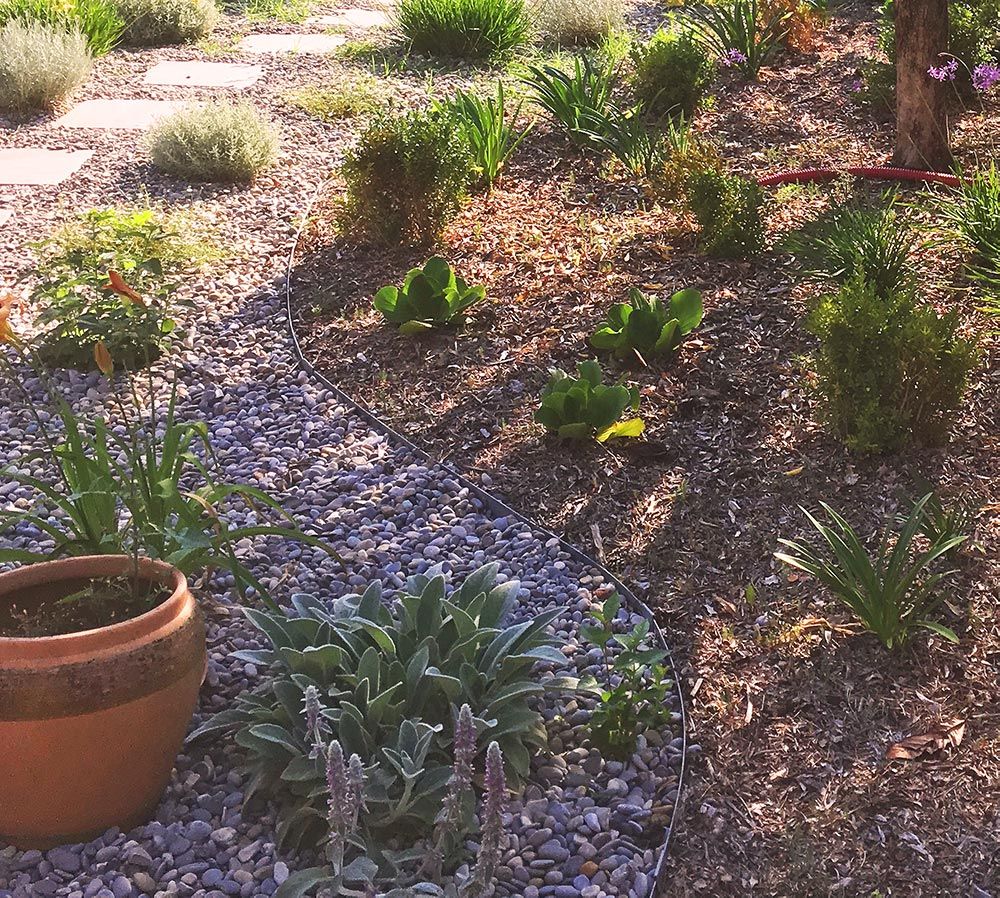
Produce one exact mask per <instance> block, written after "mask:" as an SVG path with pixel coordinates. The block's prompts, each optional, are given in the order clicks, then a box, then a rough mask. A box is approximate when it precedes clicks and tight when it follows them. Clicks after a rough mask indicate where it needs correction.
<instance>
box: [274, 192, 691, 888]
mask: <svg viewBox="0 0 1000 898" xmlns="http://www.w3.org/2000/svg"><path fill="white" fill-rule="evenodd" d="M326 184H327V181H325V180H324V181H322V182H320V184H319V186H318V187H317V188H316V190H315V191H314V192H313V194H312V196H311V197H310V198H309V201H308V202H307V203H306V206H305V208H304V209H303V211H302V215H301V220H300V222H299V226H298V227H297V228H296V230H295V234H294V236H293V238H292V247H291V250H290V251H289V254H288V263H287V265H286V268H285V279H284V292H285V316H286V319H287V323H288V333H289V336H290V337H291V343H292V351H293V353H294V355H295V358H296V360H297V362H298V364H299V367H300V368H302V369H303V370H304V371H306V372H307V373H308V374H309V375H310V376H311V377H313V378H315V380H317V381H319V382H320V383H321V384H322V385H323V387H324V388H326V389H328V390H330V392H332V393H333V394H334V395H335V396H337V398H338V399H339V400H340V401H341V402H343V403H344V404H345V405H346V406H347V407H349V408H351V409H353V411H354V412H355V413H356V414H357V415H358V416H359V417H361V418H362V419H363V420H364V421H365V422H366V423H367V424H368V425H369V426H370V427H372V428H373V429H375V430H378V431H381V432H382V433H384V434H385V435H386V436H387V437H388V438H389V439H390V440H391V441H393V442H395V443H397V444H399V445H402V446H404V447H406V449H407V450H409V451H410V452H411V453H413V455H415V456H416V457H417V458H419V459H421V460H423V461H424V462H426V463H427V464H428V465H429V466H432V467H436V468H439V469H440V470H442V471H445V472H446V473H447V474H448V475H449V476H450V477H453V478H454V479H455V480H456V481H457V482H458V483H460V484H461V485H462V486H463V487H465V488H466V489H468V490H469V492H470V493H472V494H473V495H475V496H476V498H477V499H479V501H480V502H481V503H482V504H483V506H484V507H485V509H486V510H487V511H489V512H491V513H493V514H495V515H497V516H499V517H510V518H513V519H515V520H517V521H520V522H521V523H523V524H525V525H527V526H528V527H530V528H531V529H532V530H533V531H535V532H536V533H540V534H541V535H542V536H543V537H545V538H546V540H551V539H555V540H557V541H558V543H559V547H560V548H561V549H562V550H563V551H564V552H566V553H567V554H568V555H569V556H570V557H571V558H573V559H574V560H575V561H576V562H578V563H579V564H582V565H584V566H586V567H589V568H591V569H593V570H595V571H597V572H598V573H600V574H601V576H602V577H604V578H605V580H606V581H607V582H608V583H610V584H611V585H612V586H613V587H614V588H615V589H616V590H618V593H619V595H621V597H622V600H623V601H624V603H625V604H626V605H628V606H630V607H632V608H634V609H636V610H638V612H639V613H640V614H641V615H642V616H643V617H645V618H646V619H647V620H648V621H649V623H650V630H651V632H652V633H653V634H654V636H655V638H656V641H657V642H659V644H660V646H661V647H662V649H663V650H664V651H665V652H666V653H667V660H668V661H669V662H670V671H671V673H672V675H673V679H674V688H675V689H676V690H677V698H678V702H679V705H680V714H681V721H680V723H681V743H682V744H681V766H680V771H679V772H678V774H677V797H676V798H675V799H674V807H673V810H672V811H671V814H670V823H669V825H668V826H667V832H666V837H665V839H664V841H663V845H662V847H661V848H660V851H659V856H658V858H657V860H656V866H655V868H654V870H653V893H652V894H655V893H656V892H658V891H659V890H660V888H661V887H662V885H663V877H664V871H665V868H666V862H667V856H668V854H669V851H670V843H671V839H672V837H673V833H674V826H675V825H676V823H677V817H678V814H679V812H680V805H681V793H682V791H683V788H684V775H685V773H686V772H687V750H688V738H687V710H686V708H685V706H684V692H683V690H682V689H681V680H680V674H679V672H678V670H677V665H676V664H675V662H674V657H673V654H672V653H671V651H670V647H669V646H668V645H667V641H666V639H665V638H664V636H663V631H662V630H661V629H660V625H659V624H658V623H657V622H656V618H655V617H654V616H653V612H652V611H651V610H650V608H649V606H648V605H647V604H646V603H645V602H643V601H642V600H641V599H640V598H639V597H638V596H636V595H635V593H633V592H632V590H631V589H630V588H629V587H628V586H626V585H625V584H624V583H623V582H622V581H621V580H620V579H619V578H618V577H617V576H615V574H613V573H612V572H611V571H610V570H608V569H607V568H606V567H605V566H604V565H603V564H601V563H600V562H598V561H597V560H596V559H594V558H591V557H590V556H589V555H587V554H586V553H585V552H583V551H582V550H581V549H579V548H577V547H576V546H574V545H573V544H572V543H569V542H567V541H566V540H565V539H563V537H561V536H560V535H559V534H557V533H553V532H552V531H551V530H549V529H548V528H547V527H543V526H541V525H540V524H539V523H537V522H536V521H533V520H531V518H529V517H527V516H526V515H525V514H523V513H522V512H520V511H518V510H517V509H515V508H511V507H510V506H509V505H508V504H507V503H506V502H504V501H503V500H502V499H500V498H498V497H497V496H495V495H493V494H492V493H490V492H487V491H486V490H485V489H483V488H482V487H481V486H480V485H479V484H478V483H475V482H474V481H472V480H471V479H470V478H469V477H467V476H466V475H465V474H463V473H462V472H461V471H458V470H456V469H455V468H453V467H452V466H451V465H450V464H448V463H447V462H443V461H439V460H437V459H435V458H432V457H431V456H430V455H429V454H428V453H427V452H426V451H425V450H424V449H422V448H421V447H420V446H418V445H416V444H415V443H414V442H413V441H412V440H410V439H409V437H406V436H404V435H403V434H401V433H399V432H397V431H396V430H395V429H393V428H392V427H391V426H390V425H389V424H387V423H386V422H385V421H383V420H382V419H381V418H379V417H378V416H377V415H376V414H375V413H374V412H373V411H372V410H371V409H369V408H368V407H367V406H364V405H362V404H361V403H360V402H359V401H358V400H356V399H355V398H354V397H353V396H350V395H348V394H347V393H345V392H344V391H343V390H342V389H340V387H338V386H337V385H336V384H335V383H333V381H331V380H330V379H329V378H328V377H327V376H326V375H325V374H323V372H322V371H319V370H318V369H317V368H316V366H315V365H313V363H312V362H310V361H309V359H307V358H306V356H305V353H304V352H303V351H302V344H301V343H300V342H299V337H298V334H297V333H296V332H295V319H294V316H293V313H292V269H293V268H294V265H295V258H296V253H297V252H298V248H299V243H300V242H301V240H302V234H303V232H304V230H305V228H306V226H307V225H308V223H309V220H310V216H311V214H312V209H313V206H314V205H315V204H316V201H317V200H318V199H319V196H320V194H321V193H322V191H323V189H324V188H325V187H326Z"/></svg>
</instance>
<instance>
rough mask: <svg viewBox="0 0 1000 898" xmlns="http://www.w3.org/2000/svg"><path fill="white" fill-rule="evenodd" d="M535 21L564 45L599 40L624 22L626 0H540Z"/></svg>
mask: <svg viewBox="0 0 1000 898" xmlns="http://www.w3.org/2000/svg"><path fill="white" fill-rule="evenodd" d="M532 13H533V15H534V19H535V25H536V27H537V28H538V30H539V31H540V32H541V34H542V36H543V37H544V38H545V39H546V40H547V41H549V42H551V43H554V44H557V45H558V46H561V47H576V46H585V45H595V44H599V43H600V42H601V41H602V40H604V39H605V38H606V37H607V36H608V35H609V34H611V33H613V32H614V31H616V30H617V29H619V28H621V27H622V26H623V25H624V23H625V3H624V2H623V0H537V2H536V3H535V4H534V6H533V7H532Z"/></svg>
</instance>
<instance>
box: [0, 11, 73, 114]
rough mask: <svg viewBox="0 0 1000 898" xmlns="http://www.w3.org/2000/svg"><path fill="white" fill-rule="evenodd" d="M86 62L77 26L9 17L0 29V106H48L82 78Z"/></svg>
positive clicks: (15, 109)
mask: <svg viewBox="0 0 1000 898" xmlns="http://www.w3.org/2000/svg"><path fill="white" fill-rule="evenodd" d="M91 62H92V58H91V55H90V50H89V49H88V47H87V38H86V36H85V35H84V33H83V32H82V31H80V30H79V29H78V28H76V27H72V28H70V29H69V30H67V29H66V28H64V27H62V26H59V25H45V24H43V23H40V22H24V21H21V20H20V19H12V20H11V21H10V22H8V23H7V24H6V25H4V26H2V27H0V109H5V110H9V111H11V112H16V113H27V112H34V111H37V110H45V109H52V108H53V107H54V106H56V105H57V104H58V103H59V102H61V101H62V100H63V99H65V98H66V97H67V96H68V95H69V94H70V93H71V92H72V91H73V90H74V89H75V88H76V87H77V86H78V85H79V84H80V83H81V82H82V81H83V80H84V79H85V78H86V77H87V75H88V74H89V73H90V67H91Z"/></svg>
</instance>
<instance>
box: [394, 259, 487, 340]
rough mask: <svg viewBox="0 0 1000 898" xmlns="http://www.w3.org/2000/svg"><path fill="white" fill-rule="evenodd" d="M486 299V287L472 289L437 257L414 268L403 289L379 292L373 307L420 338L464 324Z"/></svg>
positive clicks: (409, 273) (404, 330) (408, 275)
mask: <svg viewBox="0 0 1000 898" xmlns="http://www.w3.org/2000/svg"><path fill="white" fill-rule="evenodd" d="M485 296H486V288H485V287H470V286H469V285H468V284H467V283H465V281H463V280H462V279H461V278H460V277H456V276H455V272H454V271H452V269H451V266H450V265H449V264H448V263H447V262H445V260H444V259H442V258H441V257H440V256H434V258H432V259H428V261H427V262H426V263H425V265H424V267H423V268H411V269H410V271H409V272H408V273H407V275H406V279H405V280H404V281H403V286H402V287H383V288H382V289H381V290H379V291H378V293H376V294H375V303H374V304H375V308H376V309H378V311H380V312H381V313H382V314H383V315H384V316H385V320H386V321H388V322H390V323H392V324H397V325H399V330H400V331H401V332H402V333H404V334H420V333H424V332H425V331H428V330H430V329H431V328H434V327H443V326H447V325H456V324H460V323H462V322H463V321H464V320H465V313H466V312H467V311H468V310H469V309H470V308H471V307H472V306H473V305H475V304H476V303H477V302H480V301H482V300H483V299H484V298H485Z"/></svg>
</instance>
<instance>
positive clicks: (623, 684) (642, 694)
mask: <svg viewBox="0 0 1000 898" xmlns="http://www.w3.org/2000/svg"><path fill="white" fill-rule="evenodd" d="M621 604H622V602H621V596H619V595H618V593H617V592H616V593H612V594H611V595H610V596H609V597H608V598H607V599H605V601H604V603H603V605H601V606H600V607H598V608H597V609H596V610H595V609H591V612H590V614H591V616H592V617H593V618H594V620H595V623H594V624H587V625H584V626H583V627H581V628H580V635H581V636H582V637H583V638H584V639H586V640H587V641H588V642H590V643H592V644H593V645H596V646H599V647H600V649H601V652H602V654H603V658H604V677H603V680H604V682H603V683H597V681H596V680H587V681H584V682H581V684H580V685H581V687H584V688H593V689H594V690H595V691H596V692H597V704H596V705H595V707H594V712H593V714H592V715H591V718H590V722H589V724H588V729H589V730H590V736H591V740H592V741H593V742H594V744H595V745H597V746H598V747H599V748H600V749H601V750H602V751H603V752H606V753H608V754H610V755H611V756H613V757H617V758H623V759H624V758H628V757H631V755H632V752H634V751H635V744H636V737H637V736H639V734H640V733H644V732H647V731H649V730H654V729H658V728H659V727H660V726H662V725H663V724H664V723H666V722H667V721H669V719H670V706H669V705H668V704H667V698H668V696H669V693H670V690H671V688H672V687H673V681H672V680H671V679H670V676H669V674H668V673H667V669H666V667H665V666H664V664H663V661H664V659H665V658H666V657H667V653H666V652H665V651H663V650H662V649H655V648H651V647H650V646H649V645H648V644H647V639H648V637H649V621H643V622H642V623H640V624H637V625H636V626H635V627H634V628H633V629H632V631H631V632H629V633H616V632H615V619H616V618H617V616H618V612H619V610H620V609H621Z"/></svg>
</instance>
